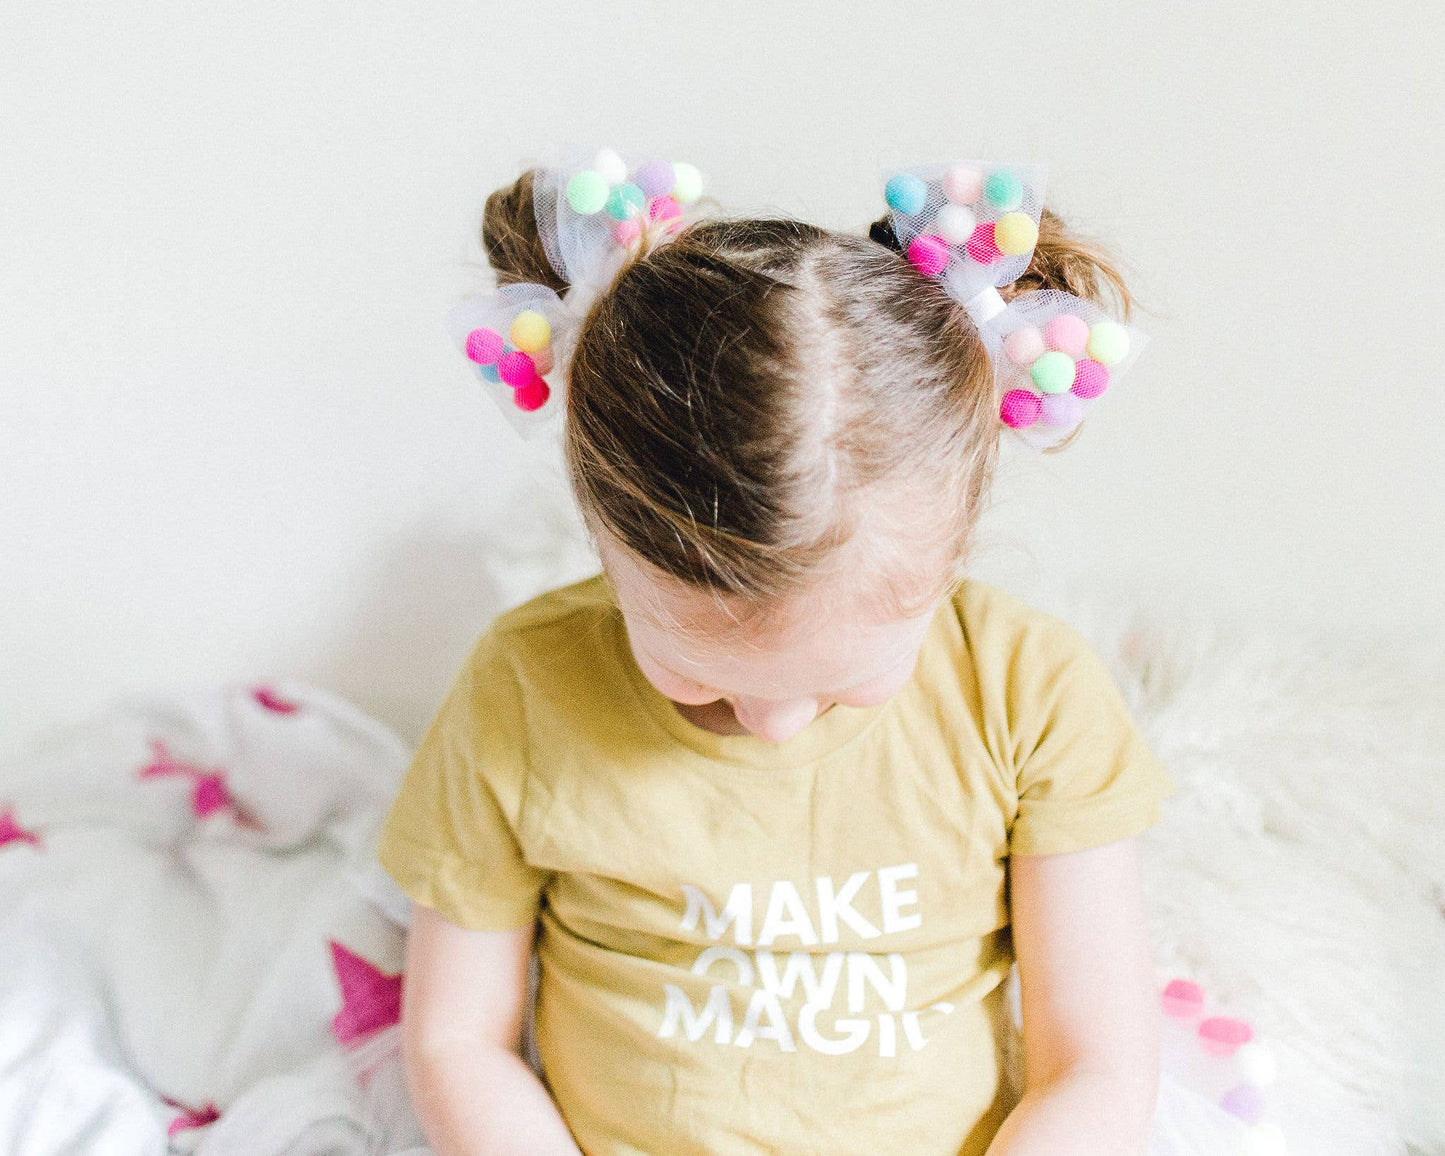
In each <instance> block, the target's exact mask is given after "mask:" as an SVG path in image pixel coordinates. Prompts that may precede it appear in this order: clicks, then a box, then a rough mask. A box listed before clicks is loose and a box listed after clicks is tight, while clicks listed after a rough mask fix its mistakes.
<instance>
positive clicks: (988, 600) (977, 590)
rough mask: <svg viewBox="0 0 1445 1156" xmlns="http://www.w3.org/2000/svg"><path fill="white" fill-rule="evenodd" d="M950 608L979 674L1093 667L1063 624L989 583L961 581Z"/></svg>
mask: <svg viewBox="0 0 1445 1156" xmlns="http://www.w3.org/2000/svg"><path fill="white" fill-rule="evenodd" d="M951 602H952V607H953V611H954V613H955V615H956V616H957V619H958V622H959V625H960V627H961V632H962V636H963V638H964V640H965V642H966V645H967V647H968V649H969V651H970V653H971V655H972V657H973V659H974V663H975V665H976V666H978V667H979V668H980V672H981V673H982V672H983V671H984V670H988V671H990V672H992V673H996V674H1004V673H1008V672H1013V673H1019V672H1021V671H1029V670H1037V669H1040V668H1048V667H1056V666H1060V665H1067V664H1069V663H1071V662H1083V663H1086V664H1087V663H1093V662H1097V661H1098V656H1097V654H1096V653H1095V652H1094V650H1093V648H1092V647H1091V646H1090V644H1089V643H1088V641H1087V640H1086V639H1085V638H1084V637H1083V635H1081V634H1080V633H1079V632H1078V631H1077V630H1076V629H1074V627H1072V626H1070V625H1069V624H1068V623H1067V622H1065V621H1064V620H1063V619H1062V618H1059V617H1057V616H1056V615H1053V614H1050V613H1048V612H1047V611H1044V610H1040V609H1039V608H1038V607H1036V606H1031V605H1029V604H1028V603H1027V602H1025V601H1023V599H1021V598H1018V597H1016V596H1014V595H1012V594H1010V593H1008V592H1007V591H1005V590H1002V589H1000V588H999V587H997V586H994V585H991V584H990V583H987V582H979V581H976V580H974V579H966V580H965V581H964V582H963V583H962V584H961V585H960V586H959V588H958V589H957V590H956V591H955V592H954V593H953V595H952V596H951Z"/></svg>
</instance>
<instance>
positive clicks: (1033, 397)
mask: <svg viewBox="0 0 1445 1156" xmlns="http://www.w3.org/2000/svg"><path fill="white" fill-rule="evenodd" d="M1042 410H1043V403H1042V402H1041V401H1039V397H1038V394H1036V393H1030V392H1029V391H1028V390H1026V389H1011V390H1009V391H1008V392H1007V393H1006V394H1004V395H1003V404H1002V405H1000V406H999V410H998V416H999V420H1000V421H1002V422H1003V424H1004V425H1006V426H1008V427H1009V428H1010V429H1027V428H1028V427H1029V426H1031V425H1033V424H1034V422H1036V421H1038V420H1039V413H1040V412H1041V411H1042Z"/></svg>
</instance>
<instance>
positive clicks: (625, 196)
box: [607, 181, 647, 221]
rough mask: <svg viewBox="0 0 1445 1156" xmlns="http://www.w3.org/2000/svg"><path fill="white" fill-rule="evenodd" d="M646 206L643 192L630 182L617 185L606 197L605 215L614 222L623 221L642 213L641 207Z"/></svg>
mask: <svg viewBox="0 0 1445 1156" xmlns="http://www.w3.org/2000/svg"><path fill="white" fill-rule="evenodd" d="M645 204H647V197H646V195H645V194H644V193H643V191H642V190H641V189H640V188H638V187H637V186H636V185H634V184H633V183H632V182H631V181H628V182H627V183H626V184H621V185H618V186H617V187H616V188H615V189H613V190H612V192H611V193H610V194H609V195H608V197H607V215H608V216H609V217H611V218H612V219H613V220H614V221H625V220H627V218H629V217H635V216H637V214H638V213H640V212H642V206H643V205H645Z"/></svg>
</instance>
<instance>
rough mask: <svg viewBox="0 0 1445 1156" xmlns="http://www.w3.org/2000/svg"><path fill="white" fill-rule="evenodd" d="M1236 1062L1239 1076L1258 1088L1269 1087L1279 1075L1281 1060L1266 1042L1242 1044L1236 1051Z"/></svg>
mask: <svg viewBox="0 0 1445 1156" xmlns="http://www.w3.org/2000/svg"><path fill="white" fill-rule="evenodd" d="M1234 1063H1235V1065H1236V1066H1237V1067H1238V1069H1239V1078H1240V1079H1241V1080H1243V1081H1244V1082H1245V1083H1246V1084H1253V1085H1254V1086H1255V1087H1256V1088H1267V1087H1269V1086H1270V1085H1271V1084H1272V1083H1274V1078H1275V1077H1276V1076H1277V1075H1279V1061H1277V1060H1276V1059H1275V1058H1274V1053H1273V1052H1272V1051H1270V1050H1269V1049H1268V1048H1267V1047H1265V1046H1264V1044H1259V1043H1248V1044H1241V1045H1240V1047H1239V1050H1238V1051H1236V1052H1235V1053H1234Z"/></svg>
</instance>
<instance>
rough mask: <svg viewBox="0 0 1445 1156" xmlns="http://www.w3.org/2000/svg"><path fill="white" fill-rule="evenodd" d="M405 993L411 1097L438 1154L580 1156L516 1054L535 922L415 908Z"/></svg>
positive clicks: (404, 1034)
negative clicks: (498, 924)
mask: <svg viewBox="0 0 1445 1156" xmlns="http://www.w3.org/2000/svg"><path fill="white" fill-rule="evenodd" d="M413 911H414V915H413V918H412V924H411V934H410V936H409V937H408V939H407V952H406V957H407V965H406V983H405V984H404V985H403V989H402V992H403V994H402V1014H401V1024H402V1050H403V1056H404V1059H405V1063H406V1076H407V1085H408V1087H409V1088H410V1090H411V1097H412V1103H413V1104H414V1105H415V1106H416V1110H417V1114H418V1115H419V1116H420V1117H421V1122H422V1126H423V1127H424V1128H425V1130H426V1134H427V1139H428V1140H430V1142H431V1144H432V1147H433V1148H434V1149H435V1150H436V1152H437V1154H438V1156H462V1154H464V1153H480V1152H485V1153H488V1154H489V1156H491V1154H502V1153H514V1152H515V1153H522V1152H525V1153H528V1154H534V1153H553V1152H566V1153H574V1154H575V1153H576V1152H577V1145H576V1144H575V1143H574V1141H573V1139H572V1134H571V1133H570V1132H569V1131H568V1130H567V1125H566V1124H565V1123H563V1121H562V1115H561V1113H560V1112H559V1111H558V1110H557V1105H556V1104H555V1103H553V1101H552V1098H551V1096H549V1095H548V1094H547V1089H546V1088H544V1087H543V1086H542V1083H541V1081H540V1080H538V1079H537V1077H536V1076H535V1075H533V1074H532V1070H531V1069H530V1068H528V1067H527V1065H526V1064H525V1063H524V1062H523V1060H522V1058H521V1057H520V1056H519V1055H518V1054H517V1046H518V1042H519V1040H520V1038H521V1031H522V1018H523V1011H524V1009H525V1007H526V1001H527V964H528V961H529V958H530V956H531V951H532V939H533V935H534V933H535V927H534V926H533V925H528V926H527V927H524V928H519V929H518V930H516V931H468V930H465V929H464V928H461V927H457V926H456V925H455V924H453V923H450V922H448V921H447V920H446V919H444V918H443V917H442V916H440V915H438V914H437V913H436V912H435V911H432V910H430V909H429V908H426V907H422V906H420V905H418V906H416V907H414V908H413Z"/></svg>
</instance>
